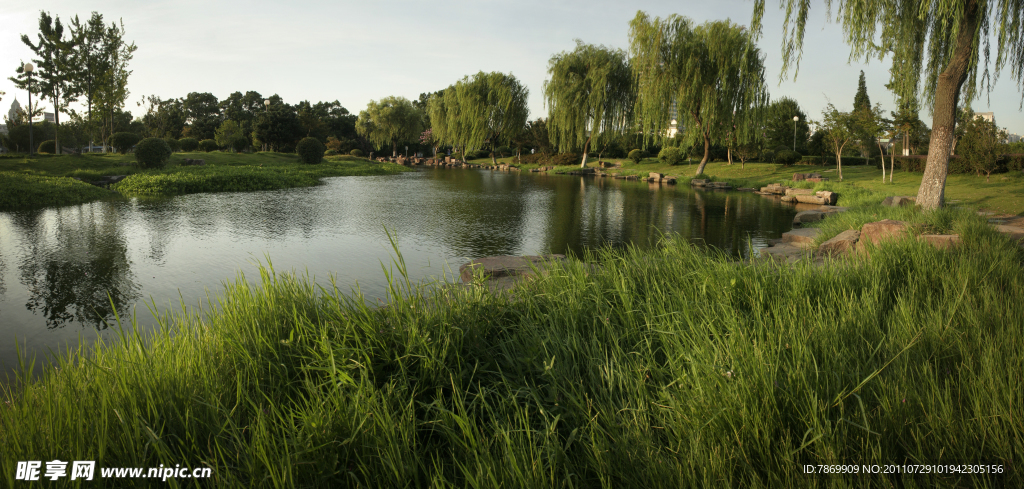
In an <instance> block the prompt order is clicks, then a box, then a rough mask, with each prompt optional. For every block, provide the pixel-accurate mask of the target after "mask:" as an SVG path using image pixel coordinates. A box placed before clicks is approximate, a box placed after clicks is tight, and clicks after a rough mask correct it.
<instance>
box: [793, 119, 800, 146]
mask: <svg viewBox="0 0 1024 489" xmlns="http://www.w3.org/2000/svg"><path fill="white" fill-rule="evenodd" d="M798 120H800V116H796V115H795V116H793V151H796V121H798Z"/></svg>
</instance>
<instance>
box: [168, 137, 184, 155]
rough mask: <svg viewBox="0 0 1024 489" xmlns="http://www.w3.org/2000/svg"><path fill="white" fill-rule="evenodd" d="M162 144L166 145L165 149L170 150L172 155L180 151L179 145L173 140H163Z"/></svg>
mask: <svg viewBox="0 0 1024 489" xmlns="http://www.w3.org/2000/svg"><path fill="white" fill-rule="evenodd" d="M164 142H165V143H167V147H168V148H171V152H172V153H177V152H179V151H181V143H180V142H178V140H177V139H174V138H164Z"/></svg>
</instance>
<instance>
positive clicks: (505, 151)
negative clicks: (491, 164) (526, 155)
mask: <svg viewBox="0 0 1024 489" xmlns="http://www.w3.org/2000/svg"><path fill="white" fill-rule="evenodd" d="M494 152H495V153H498V156H500V157H502V158H504V157H505V155H513V154H515V153H516V152H515V151H513V150H512V148H509V147H508V146H498V148H497V149H495V150H494Z"/></svg>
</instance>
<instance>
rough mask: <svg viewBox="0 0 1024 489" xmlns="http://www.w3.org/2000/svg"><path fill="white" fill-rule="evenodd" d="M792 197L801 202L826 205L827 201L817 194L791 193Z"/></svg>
mask: <svg viewBox="0 0 1024 489" xmlns="http://www.w3.org/2000/svg"><path fill="white" fill-rule="evenodd" d="M792 197H793V198H795V199H796V201H797V202H800V203H802V204H818V205H828V201H826V200H825V199H823V198H821V197H818V196H817V195H793V196H792Z"/></svg>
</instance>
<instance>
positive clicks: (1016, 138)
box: [1006, 134, 1024, 143]
mask: <svg viewBox="0 0 1024 489" xmlns="http://www.w3.org/2000/svg"><path fill="white" fill-rule="evenodd" d="M1022 140H1024V137H1022V136H1021V135H1020V134H1010V136H1009V137H1007V138H1006V142H1008V143H1019V142H1021V141H1022Z"/></svg>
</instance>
